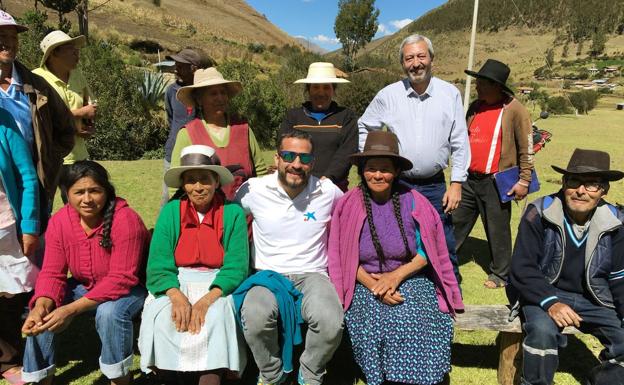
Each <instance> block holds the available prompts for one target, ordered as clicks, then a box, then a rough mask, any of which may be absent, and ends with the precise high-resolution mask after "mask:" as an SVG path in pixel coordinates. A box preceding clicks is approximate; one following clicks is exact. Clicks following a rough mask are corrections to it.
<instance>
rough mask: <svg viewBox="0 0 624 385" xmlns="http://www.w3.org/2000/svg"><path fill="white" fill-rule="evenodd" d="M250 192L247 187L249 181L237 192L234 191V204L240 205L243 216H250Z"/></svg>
mask: <svg viewBox="0 0 624 385" xmlns="http://www.w3.org/2000/svg"><path fill="white" fill-rule="evenodd" d="M251 195H252V194H251V191H250V187H249V181H246V182H245V183H243V184H242V185H241V186H240V187H239V188H238V190H236V196H235V197H234V202H236V203H238V204H239V205H241V207H242V208H243V210H244V211H245V214H250V213H251V211H252V207H251V203H252V199H251Z"/></svg>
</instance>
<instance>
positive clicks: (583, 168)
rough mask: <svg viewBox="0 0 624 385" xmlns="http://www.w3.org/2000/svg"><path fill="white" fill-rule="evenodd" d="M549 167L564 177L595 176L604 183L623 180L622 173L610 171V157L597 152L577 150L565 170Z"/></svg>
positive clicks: (604, 153) (623, 175) (623, 173)
mask: <svg viewBox="0 0 624 385" xmlns="http://www.w3.org/2000/svg"><path fill="white" fill-rule="evenodd" d="M550 167H552V168H553V170H555V171H557V172H558V173H561V174H564V175H595V176H598V177H600V178H603V179H604V180H605V181H616V180H620V179H622V178H624V172H622V171H618V170H611V157H610V156H609V154H608V153H606V152H604V151H598V150H583V149H581V148H577V149H575V150H574V152H573V153H572V157H571V158H570V161H569V162H568V167H567V168H561V167H557V166H554V165H551V166H550Z"/></svg>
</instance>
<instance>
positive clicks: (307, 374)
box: [236, 130, 343, 385]
mask: <svg viewBox="0 0 624 385" xmlns="http://www.w3.org/2000/svg"><path fill="white" fill-rule="evenodd" d="M277 150H278V151H277V153H276V154H275V167H276V168H277V172H275V173H273V174H270V175H266V176H263V177H258V178H251V179H249V180H248V181H247V182H245V183H244V184H243V185H242V186H241V187H240V189H239V190H238V192H237V194H236V201H238V202H240V204H241V206H242V207H243V209H244V210H245V211H246V212H247V213H251V215H252V216H253V222H252V227H253V245H254V248H253V251H252V256H253V268H254V269H256V270H258V271H262V270H271V271H273V272H276V273H279V274H280V277H283V278H285V279H286V280H287V282H286V284H287V285H290V286H294V289H296V290H294V291H295V292H296V291H299V292H300V293H301V294H303V297H302V298H301V312H300V313H301V317H302V318H303V321H304V322H305V323H306V324H307V325H308V330H307V333H306V336H305V340H306V341H305V350H304V351H303V353H302V354H301V358H300V360H299V361H300V364H301V365H300V369H299V375H298V383H299V384H300V385H320V384H321V383H322V380H323V375H324V374H325V365H326V364H327V362H328V361H329V360H330V359H331V357H332V356H333V354H334V351H335V350H336V348H337V347H338V345H339V344H340V339H341V337H342V322H343V312H342V305H341V304H340V300H339V299H338V295H337V294H336V291H335V289H334V287H333V285H332V284H331V282H330V281H329V278H328V275H327V237H328V229H329V221H330V219H331V212H332V210H333V208H334V206H335V204H336V202H337V201H338V199H340V197H342V195H343V193H342V191H341V190H340V189H339V188H338V187H336V186H335V185H334V184H333V182H332V181H331V180H330V179H329V178H324V179H322V180H321V179H319V178H317V177H315V176H313V175H311V172H312V168H313V166H314V156H313V155H312V153H313V147H312V138H311V136H310V134H308V133H306V132H303V131H298V130H294V131H290V132H288V133H285V134H282V136H281V138H280V140H279V143H278V149H277ZM253 278H254V276H252V277H251V278H250V280H251V279H253ZM243 285H245V283H243ZM281 303H283V301H282V298H276V295H274V292H273V291H271V290H269V288H267V287H266V286H262V285H256V286H253V287H252V288H251V289H249V290H248V291H247V292H246V294H245V296H244V300H243V302H242V306H241V308H240V316H241V322H242V324H243V333H244V336H245V339H246V340H247V344H248V345H249V347H250V349H251V352H252V353H253V356H254V360H255V361H256V364H257V366H258V369H259V370H260V375H259V376H258V384H259V385H260V384H262V385H268V384H281V383H283V382H284V381H286V377H287V375H288V372H289V371H290V370H291V368H290V363H289V362H286V360H284V361H283V360H282V356H283V352H284V350H285V349H288V347H285V346H280V343H281V342H283V341H284V339H283V338H282V339H281V340H280V339H279V338H278V333H281V332H282V330H283V329H284V328H285V326H284V325H281V326H282V327H278V325H279V324H280V322H282V321H281V320H283V319H284V317H287V315H286V316H282V317H280V309H281V306H278V304H281ZM290 348H292V346H291V347H290Z"/></svg>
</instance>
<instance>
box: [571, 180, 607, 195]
mask: <svg viewBox="0 0 624 385" xmlns="http://www.w3.org/2000/svg"><path fill="white" fill-rule="evenodd" d="M564 183H565V186H566V187H567V188H573V189H577V188H579V187H581V186H584V187H585V190H587V191H588V192H598V191H600V190H602V189H604V185H603V184H602V183H601V182H596V181H582V180H580V179H577V178H574V177H572V178H566V179H565V182H564Z"/></svg>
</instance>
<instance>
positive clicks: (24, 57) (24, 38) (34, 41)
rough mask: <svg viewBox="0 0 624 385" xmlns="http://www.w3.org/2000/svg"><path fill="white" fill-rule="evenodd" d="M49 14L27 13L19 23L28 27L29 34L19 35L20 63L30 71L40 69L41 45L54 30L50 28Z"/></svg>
mask: <svg viewBox="0 0 624 385" xmlns="http://www.w3.org/2000/svg"><path fill="white" fill-rule="evenodd" d="M47 20H48V14H47V13H46V12H44V11H37V10H33V11H26V12H24V15H22V17H21V18H18V22H20V23H21V24H23V25H25V26H27V27H28V31H27V32H23V33H20V35H19V61H20V62H21V63H22V64H24V65H25V66H26V67H28V68H30V69H34V68H37V67H39V64H40V62H41V57H42V56H43V52H41V48H39V43H40V42H41V40H43V38H44V36H45V35H47V34H48V33H49V32H51V31H52V30H53V29H54V28H51V27H48V26H47V25H46V21H47Z"/></svg>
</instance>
